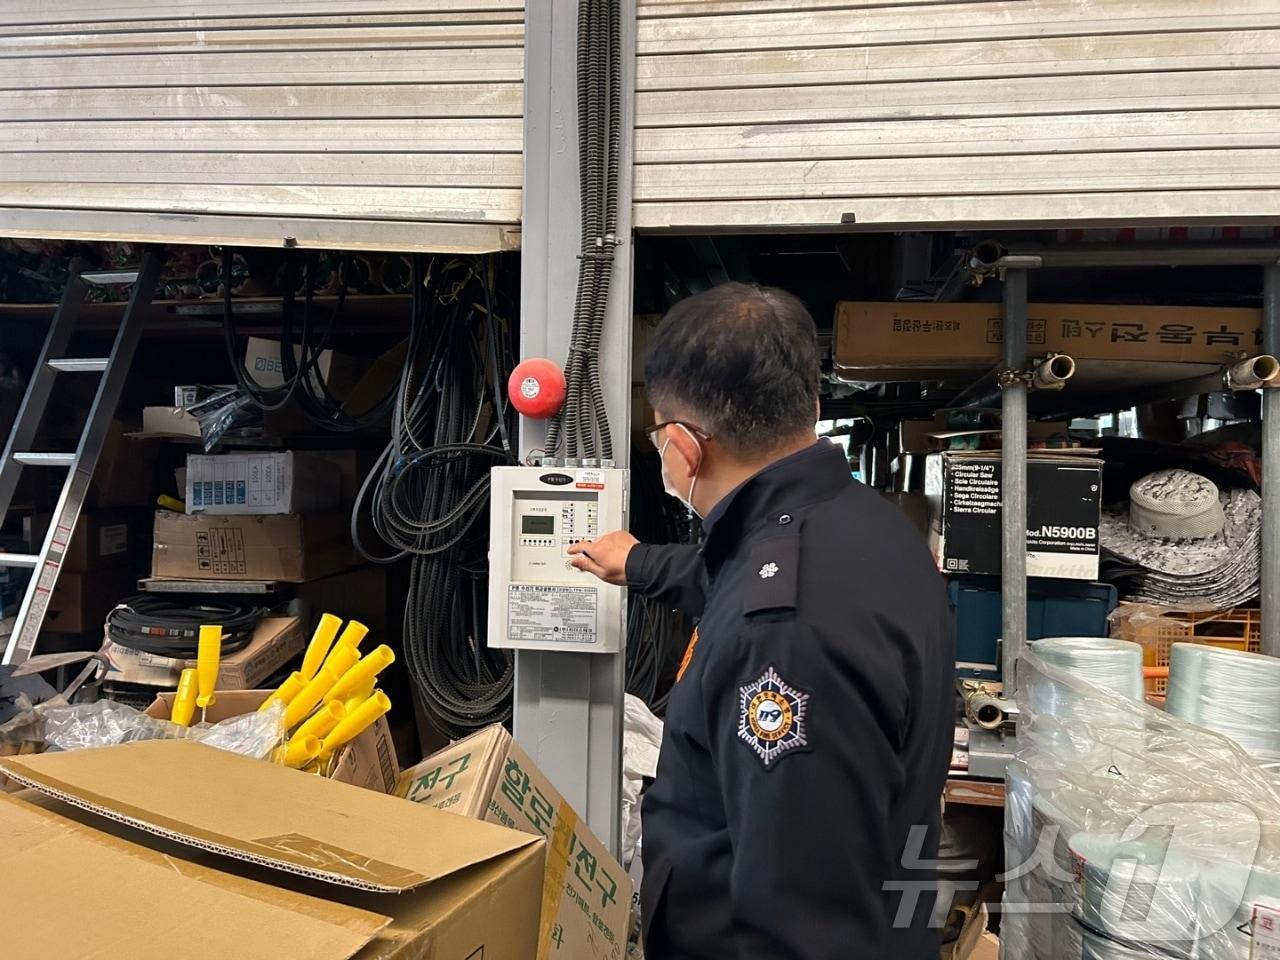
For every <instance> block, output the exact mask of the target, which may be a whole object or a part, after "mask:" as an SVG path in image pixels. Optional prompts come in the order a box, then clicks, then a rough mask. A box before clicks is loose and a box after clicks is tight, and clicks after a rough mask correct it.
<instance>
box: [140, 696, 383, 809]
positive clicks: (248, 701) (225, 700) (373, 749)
mask: <svg viewBox="0 0 1280 960" xmlns="http://www.w3.org/2000/svg"><path fill="white" fill-rule="evenodd" d="M270 693H271V691H270V690H219V691H218V692H217V699H216V700H215V701H214V704H213V706H211V707H210V708H209V713H208V720H209V722H210V723H221V722H222V721H223V720H230V719H231V718H232V717H238V716H241V715H243V714H246V713H250V712H252V711H254V710H257V709H258V707H259V706H261V705H262V701H263V700H265V699H267V696H268V695H269V694H270ZM173 698H174V694H173V693H172V692H166V693H162V694H160V695H159V696H157V697H156V698H155V700H153V701H151V705H150V706H149V707H147V709H146V714H147V716H149V717H155V718H156V719H158V720H167V719H169V716H170V714H172V713H173ZM331 779H333V780H338V781H340V782H341V783H349V784H351V785H352V786H355V787H364V788H365V789H368V790H376V791H377V792H378V793H391V792H392V791H393V790H395V789H396V785H397V784H398V783H399V780H400V765H399V763H397V762H396V751H395V745H394V744H393V743H392V740H391V726H390V724H388V723H387V718H386V717H379V718H378V719H377V720H376V721H375V722H374V724H373V726H371V727H370V728H369V729H368V730H366V731H365V732H364V733H362V734H360V736H358V737H356V738H355V739H354V740H352V741H351V742H350V743H349V744H347V745H346V746H345V747H343V748H342V751H341V752H340V753H339V754H338V755H337V760H336V762H335V764H334V769H333V773H332V775H331Z"/></svg>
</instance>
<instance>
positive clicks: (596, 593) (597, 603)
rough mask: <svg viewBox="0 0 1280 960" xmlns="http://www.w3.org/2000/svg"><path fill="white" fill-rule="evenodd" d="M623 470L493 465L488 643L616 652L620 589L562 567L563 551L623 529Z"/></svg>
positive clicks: (621, 620)
mask: <svg viewBox="0 0 1280 960" xmlns="http://www.w3.org/2000/svg"><path fill="white" fill-rule="evenodd" d="M627 480H628V471H626V470H617V469H612V470H593V469H585V468H577V467H494V468H493V471H492V480H491V484H492V486H491V490H490V524H489V646H491V647H505V648H508V649H513V650H559V651H562V652H573V653H617V652H619V651H620V650H621V649H622V642H623V635H624V632H625V628H626V591H625V590H624V588H622V587H615V586H611V585H609V584H607V583H603V582H601V581H600V580H597V579H596V578H595V577H594V576H592V575H591V574H589V573H584V572H583V571H581V570H578V569H576V568H575V567H573V566H571V565H570V563H569V547H571V546H572V545H573V544H575V543H578V542H579V541H582V540H594V539H596V538H597V537H598V536H600V534H602V533H608V532H609V531H611V530H619V529H624V528H625V526H626V524H625V518H626V510H627Z"/></svg>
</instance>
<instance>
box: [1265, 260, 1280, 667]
mask: <svg viewBox="0 0 1280 960" xmlns="http://www.w3.org/2000/svg"><path fill="white" fill-rule="evenodd" d="M1262 291H1263V293H1262V349H1263V351H1264V352H1266V353H1270V354H1272V355H1274V353H1275V351H1276V350H1280V263H1271V264H1269V265H1268V266H1267V267H1266V270H1265V272H1264V274H1263V286H1262ZM1262 468H1263V473H1262V479H1263V483H1262V652H1263V653H1265V654H1267V655H1268V656H1272V657H1280V390H1278V389H1275V388H1272V389H1268V390H1263V391H1262Z"/></svg>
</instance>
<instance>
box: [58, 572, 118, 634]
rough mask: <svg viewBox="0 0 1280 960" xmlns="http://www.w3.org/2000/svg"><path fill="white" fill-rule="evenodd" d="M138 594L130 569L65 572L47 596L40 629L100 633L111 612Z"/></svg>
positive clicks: (60, 631)
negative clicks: (127, 598)
mask: <svg viewBox="0 0 1280 960" xmlns="http://www.w3.org/2000/svg"><path fill="white" fill-rule="evenodd" d="M136 592H137V576H136V572H135V571H133V570H132V569H130V568H128V567H125V568H123V569H120V570H99V571H96V572H94V573H64V574H61V575H60V576H59V577H58V582H57V583H56V584H55V585H54V587H53V592H52V593H51V594H49V607H48V609H47V610H46V611H45V615H44V624H43V625H42V626H41V629H42V630H45V631H47V632H49V633H88V632H94V633H101V632H102V624H103V623H104V622H105V621H106V619H107V614H108V613H110V612H111V609H112V608H113V607H114V606H115V605H116V604H117V603H119V602H120V601H121V599H123V598H124V597H127V596H128V595H129V594H131V593H136Z"/></svg>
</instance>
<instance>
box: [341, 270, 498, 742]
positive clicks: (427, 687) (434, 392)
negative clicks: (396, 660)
mask: <svg viewBox="0 0 1280 960" xmlns="http://www.w3.org/2000/svg"><path fill="white" fill-rule="evenodd" d="M413 272H414V284H413V289H414V313H413V316H414V322H413V326H412V329H411V331H410V335H409V345H408V354H407V356H406V358H405V365H404V368H403V369H402V371H401V375H400V383H399V386H398V388H397V391H396V397H395V400H394V402H393V404H392V435H391V441H390V443H388V444H387V447H386V448H385V449H384V450H383V452H382V454H381V456H380V457H379V458H378V462H377V463H376V464H375V465H374V468H373V470H372V471H370V473H369V475H368V477H366V478H365V481H364V483H363V484H362V486H361V489H360V493H359V495H358V496H357V498H356V504H355V508H354V510H353V511H352V516H351V536H352V540H353V542H354V543H355V544H356V547H357V549H359V551H360V552H361V554H363V555H364V556H365V557H366V558H367V559H369V560H372V561H374V562H376V563H392V562H395V561H396V560H399V559H402V558H405V557H409V558H411V560H410V563H411V566H410V573H409V593H408V597H407V600H406V604H405V612H404V643H405V660H406V663H407V666H408V670H409V674H410V676H411V677H412V679H413V681H414V683H415V684H416V685H417V686H418V688H419V689H420V690H421V692H422V695H423V702H424V706H425V707H426V709H427V710H428V712H429V713H430V714H431V718H432V721H433V722H434V723H435V725H436V726H437V727H438V728H439V729H440V731H441V732H442V733H444V734H446V735H447V736H449V737H460V736H464V735H466V734H467V733H469V732H470V731H472V730H475V729H477V728H479V727H483V726H485V725H487V724H490V723H500V722H503V721H505V720H507V719H509V718H510V717H511V690H512V686H513V681H514V676H515V671H514V666H513V663H512V659H511V656H510V654H509V653H507V652H506V651H503V650H490V649H489V647H488V644H487V643H486V640H485V630H486V628H487V624H488V562H487V553H488V545H489V542H488V534H489V525H488V512H489V471H490V469H491V468H492V467H494V466H500V465H503V464H510V463H513V462H514V458H513V456H512V453H511V450H510V444H509V441H508V425H507V423H506V421H507V419H508V418H509V417H510V412H509V410H508V408H507V405H506V403H505V400H504V399H503V394H502V391H503V389H504V387H505V385H506V381H507V376H508V375H509V374H510V371H511V367H512V358H511V350H510V344H509V339H508V337H507V336H506V335H505V332H504V328H503V326H502V324H501V322H500V319H499V316H498V306H497V300H498V298H497V296H496V290H495V287H496V266H495V262H494V261H493V260H492V259H491V258H456V259H451V260H447V261H445V260H436V261H433V262H432V263H431V264H430V265H429V266H428V265H427V263H426V262H425V261H424V260H423V259H422V258H415V260H414V264H413ZM366 518H367V520H368V522H369V523H370V524H371V525H372V527H373V530H374V532H375V533H376V535H377V538H378V539H379V540H381V541H382V543H383V544H384V549H382V550H375V549H373V548H372V547H371V545H369V544H368V543H367V542H366V540H367V537H366V536H365V534H364V532H362V530H361V527H362V521H363V520H365V519H366Z"/></svg>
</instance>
